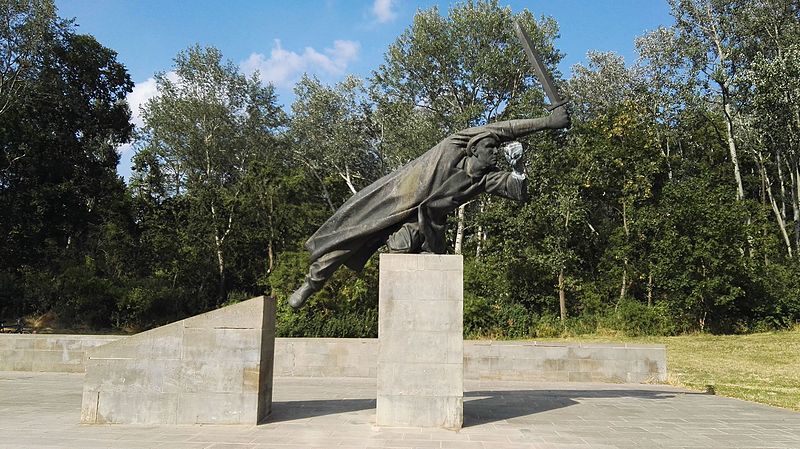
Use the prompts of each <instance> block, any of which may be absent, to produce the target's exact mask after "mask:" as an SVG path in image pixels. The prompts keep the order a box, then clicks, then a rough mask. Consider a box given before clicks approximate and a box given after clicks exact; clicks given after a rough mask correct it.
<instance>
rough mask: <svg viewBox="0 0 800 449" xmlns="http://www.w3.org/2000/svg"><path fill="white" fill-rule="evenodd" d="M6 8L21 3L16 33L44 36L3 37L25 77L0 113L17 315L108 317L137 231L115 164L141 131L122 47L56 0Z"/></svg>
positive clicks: (1, 179) (1, 252) (1, 261)
mask: <svg viewBox="0 0 800 449" xmlns="http://www.w3.org/2000/svg"><path fill="white" fill-rule="evenodd" d="M3 7H4V8H5V10H4V13H6V14H7V13H8V11H9V8H10V10H11V11H17V13H18V15H17V16H14V17H16V18H12V19H11V23H12V24H15V25H14V28H12V34H13V33H17V32H19V33H22V36H27V37H26V39H27V38H33V36H34V35H36V36H39V38H38V40H37V42H36V43H35V45H34V43H33V42H26V43H25V44H26V45H28V44H30V45H33V47H35V51H34V50H33V49H30V48H29V47H26V48H28V49H27V50H26V49H22V48H23V47H25V45H23V46H22V47H20V46H19V45H20V41H15V40H13V39H12V41H8V40H7V39H8V36H6V35H4V36H3V41H2V47H3V49H4V50H3V51H4V52H6V53H5V54H4V56H5V57H9V55H10V57H11V58H12V61H16V62H12V64H10V65H8V64H7V60H6V64H7V65H6V66H5V70H7V69H8V67H12V71H13V72H14V74H13V75H12V77H11V79H12V80H13V82H12V83H11V84H13V85H15V86H17V87H9V85H6V86H4V87H3V89H7V90H5V91H4V94H7V95H9V97H6V98H5V99H4V100H3V101H5V102H6V104H9V105H10V104H13V107H8V108H7V109H6V110H5V111H4V112H3V113H2V114H1V115H0V149H2V156H3V157H2V160H4V161H6V165H5V166H4V167H3V168H2V170H0V209H2V210H3V214H2V218H0V233H2V235H3V237H2V238H3V242H2V244H0V271H2V272H4V273H5V275H7V276H10V277H11V278H13V279H14V280H15V281H14V282H15V284H16V285H17V288H16V290H17V291H18V292H19V297H18V298H16V299H15V302H14V303H12V304H10V305H13V307H14V310H13V312H14V313H17V314H22V313H31V312H45V311H47V310H51V309H56V310H57V311H59V312H62V313H65V314H68V315H71V316H72V319H74V320H75V322H76V323H75V324H77V323H80V322H89V323H92V324H94V325H106V324H108V320H109V316H110V314H111V312H112V311H113V310H114V308H115V300H116V296H115V288H116V287H117V286H118V285H119V284H120V283H121V282H122V281H123V280H124V278H125V277H126V276H127V275H128V273H129V269H128V267H127V266H126V265H125V262H124V261H125V259H126V257H127V256H129V255H130V253H131V251H130V243H131V242H132V238H133V234H132V232H133V229H132V228H133V222H132V217H131V216H130V214H129V209H128V208H127V206H128V203H127V198H126V196H125V191H124V186H123V183H122V180H121V179H120V178H119V177H118V176H117V174H116V166H117V163H118V161H119V155H118V154H117V153H116V148H117V146H119V145H120V144H122V143H124V142H127V141H128V139H129V137H130V133H131V129H132V127H131V125H130V123H129V119H130V111H129V109H128V107H127V104H126V103H125V101H124V100H125V96H126V94H127V93H129V92H130V91H131V90H132V87H133V83H132V82H131V80H130V77H129V76H128V73H127V72H126V70H125V68H124V66H123V65H122V64H120V63H119V62H118V61H117V60H116V53H115V52H113V51H112V50H110V49H108V48H106V47H104V46H102V45H101V44H100V43H98V42H97V41H96V40H95V39H94V38H93V37H92V36H88V35H80V34H75V33H73V31H72V28H71V27H70V26H69V25H68V24H66V23H65V22H63V21H60V19H58V18H57V17H55V15H54V9H53V7H52V3H48V2H27V3H26V2H13V3H10V4H9V3H8V2H6V3H4V4H3ZM15 8H16V9H15ZM26 8H28V9H27V10H26ZM20 11H29V12H27V13H24V14H23V13H20ZM19 14H23V16H24V15H25V14H29V15H28V16H27V17H28V19H20V16H19ZM6 19H8V17H6ZM15 20H23V22H24V20H30V21H31V22H30V23H20V22H14V21H15ZM34 22H35V23H34ZM6 24H8V22H6ZM34 28H35V29H37V30H39V31H36V32H33V31H31V33H33V34H25V33H28V31H30V30H31V29H34ZM13 30H17V31H13ZM6 31H8V30H6ZM37 33H44V34H37ZM15 37H16V38H19V37H21V36H17V35H15ZM15 52H16V53H15ZM34 53H35V57H34V56H32V55H33V54H34ZM15 64H16V65H15ZM8 73H9V72H8V71H6V72H5V75H8ZM5 81H9V78H6V79H5ZM14 83H16V84H14ZM20 83H22V84H20ZM21 85H24V86H26V87H25V88H24V89H22V88H20V87H19V86H21ZM20 299H21V301H20ZM6 304H7V303H4V306H6ZM7 312H9V311H7ZM0 313H2V311H0Z"/></svg>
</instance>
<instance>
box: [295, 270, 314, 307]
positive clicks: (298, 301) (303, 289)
mask: <svg viewBox="0 0 800 449" xmlns="http://www.w3.org/2000/svg"><path fill="white" fill-rule="evenodd" d="M317 290H318V289H316V288H314V286H313V285H312V283H311V282H309V279H308V278H306V280H305V282H303V285H301V286H300V288H298V289H297V290H295V291H294V293H292V296H290V297H289V305H290V306H292V308H293V309H295V310H297V309H299V308H300V306H302V305H303V304H305V302H306V300H308V298H310V297H311V295H313V294H314V293H316V292H317Z"/></svg>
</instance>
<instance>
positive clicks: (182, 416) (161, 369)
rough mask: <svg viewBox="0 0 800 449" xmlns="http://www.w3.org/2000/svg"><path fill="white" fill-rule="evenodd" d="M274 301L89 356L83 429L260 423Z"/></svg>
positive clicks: (266, 398)
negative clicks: (104, 425) (87, 426)
mask: <svg viewBox="0 0 800 449" xmlns="http://www.w3.org/2000/svg"><path fill="white" fill-rule="evenodd" d="M274 353H275V300H274V299H272V298H264V297H258V298H254V299H250V300H248V301H244V302H241V303H238V304H234V305H231V306H227V307H223V308H221V309H218V310H214V311H211V312H208V313H204V314H202V315H198V316H195V317H192V318H187V319H185V320H182V321H178V322H175V323H172V324H168V325H166V326H162V327H159V328H156V329H153V330H150V331H147V332H142V333H141V334H136V335H133V336H131V337H129V338H126V339H123V340H118V341H115V342H112V343H109V344H107V345H104V346H99V347H97V348H94V349H91V350H89V352H88V359H87V362H86V377H85V380H84V387H83V404H82V406H81V422H82V423H89V424H94V423H124V424H257V423H258V422H260V421H261V420H263V419H264V418H266V416H267V415H268V414H269V412H270V410H271V406H272V370H273V359H274Z"/></svg>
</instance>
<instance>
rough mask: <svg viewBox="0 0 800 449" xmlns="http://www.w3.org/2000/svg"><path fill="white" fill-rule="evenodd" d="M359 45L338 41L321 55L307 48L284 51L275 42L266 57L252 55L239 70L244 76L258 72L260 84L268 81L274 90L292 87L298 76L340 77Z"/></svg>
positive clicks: (355, 56) (276, 41)
mask: <svg viewBox="0 0 800 449" xmlns="http://www.w3.org/2000/svg"><path fill="white" fill-rule="evenodd" d="M360 48H361V44H359V43H358V42H354V41H345V40H337V41H334V43H333V48H326V49H325V50H323V53H320V52H319V51H317V50H315V49H313V48H311V47H306V48H305V49H304V50H303V52H302V53H295V52H293V51H289V50H285V49H284V48H283V47H282V46H281V41H280V40H279V39H275V46H274V47H273V48H272V51H271V52H270V55H269V58H267V57H266V56H264V55H263V54H262V53H253V54H251V55H250V57H248V58H247V59H246V60H244V61H242V63H241V64H240V65H241V68H242V71H244V72H245V73H248V74H250V73H253V72H255V71H256V70H258V71H259V72H260V73H261V79H262V80H263V81H267V82H271V83H272V84H274V85H275V86H276V87H291V86H292V85H293V84H294V82H295V81H296V79H297V77H298V76H299V75H300V74H301V73H304V72H306V73H312V74H313V73H322V74H325V75H334V76H335V75H341V74H343V73H344V71H345V69H346V68H347V65H348V64H349V63H350V62H351V61H353V60H355V59H356V58H357V57H358V51H359V50H360Z"/></svg>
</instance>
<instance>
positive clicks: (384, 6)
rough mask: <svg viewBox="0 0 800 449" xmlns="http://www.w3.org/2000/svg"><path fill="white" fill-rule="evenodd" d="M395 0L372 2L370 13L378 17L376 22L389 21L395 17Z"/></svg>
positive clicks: (376, 0)
mask: <svg viewBox="0 0 800 449" xmlns="http://www.w3.org/2000/svg"><path fill="white" fill-rule="evenodd" d="M394 6H395V0H375V2H374V3H373V4H372V13H373V14H375V18H376V19H378V23H386V22H391V21H392V20H394V19H395V18H396V17H397V13H396V12H395V11H394Z"/></svg>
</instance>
